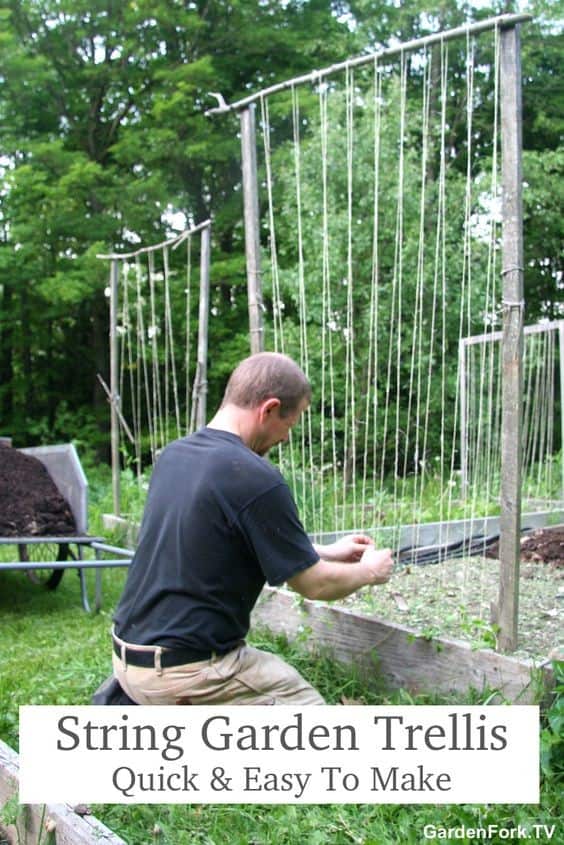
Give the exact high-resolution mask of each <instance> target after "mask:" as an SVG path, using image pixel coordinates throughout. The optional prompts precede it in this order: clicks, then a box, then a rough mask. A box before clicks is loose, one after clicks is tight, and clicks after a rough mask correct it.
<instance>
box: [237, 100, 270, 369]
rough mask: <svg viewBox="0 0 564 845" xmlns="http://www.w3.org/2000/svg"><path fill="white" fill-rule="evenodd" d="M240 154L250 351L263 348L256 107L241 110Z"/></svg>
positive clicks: (252, 105) (259, 350)
mask: <svg viewBox="0 0 564 845" xmlns="http://www.w3.org/2000/svg"><path fill="white" fill-rule="evenodd" d="M240 119H241V152H242V168H243V205H244V219H245V255H246V259H247V292H248V301H249V331H250V335H251V352H252V353H254V352H261V351H262V350H263V349H264V330H263V320H262V278H261V272H260V219H259V202H258V175H257V149H256V132H255V105H254V103H252V104H251V105H249V106H247V107H246V108H245V109H243V110H242V111H241V114H240Z"/></svg>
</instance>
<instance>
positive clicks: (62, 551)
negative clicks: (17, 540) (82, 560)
mask: <svg viewBox="0 0 564 845" xmlns="http://www.w3.org/2000/svg"><path fill="white" fill-rule="evenodd" d="M18 550H19V556H20V561H21V562H22V563H26V562H29V563H31V562H33V563H40V562H41V561H42V560H45V561H54V560H56V561H57V562H58V561H64V560H68V558H69V547H68V544H67V543H49V542H46V543H25V544H24V543H22V544H20V545H19V546H18ZM26 574H27V577H28V578H29V580H30V581H33V583H34V584H39V585H40V586H41V587H44V588H45V589H46V590H56V589H57V587H58V586H59V584H60V583H61V578H62V577H63V575H64V574H65V570H64V569H47V568H46V569H27V570H26Z"/></svg>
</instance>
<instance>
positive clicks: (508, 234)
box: [498, 26, 524, 651]
mask: <svg viewBox="0 0 564 845" xmlns="http://www.w3.org/2000/svg"><path fill="white" fill-rule="evenodd" d="M500 90H501V149H502V183H503V223H502V265H503V266H502V277H503V337H502V341H501V342H502V423H501V518H500V531H501V539H500V582H499V604H498V623H499V626H500V633H499V649H500V650H501V651H513V650H515V648H516V647H517V622H518V613H519V558H520V542H519V541H520V532H521V452H522V444H521V428H522V404H523V402H522V398H523V381H522V378H523V308H524V302H523V207H522V172H521V147H522V139H521V123H522V113H521V58H520V39H519V27H518V26H515V27H511V28H507V29H502V31H501V79H500Z"/></svg>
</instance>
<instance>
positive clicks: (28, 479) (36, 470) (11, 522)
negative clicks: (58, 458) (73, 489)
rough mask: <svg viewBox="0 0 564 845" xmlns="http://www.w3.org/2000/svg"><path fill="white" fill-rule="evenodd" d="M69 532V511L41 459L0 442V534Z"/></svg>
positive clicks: (71, 522)
mask: <svg viewBox="0 0 564 845" xmlns="http://www.w3.org/2000/svg"><path fill="white" fill-rule="evenodd" d="M70 534H76V525H75V521H74V517H73V515H72V511H71V509H70V507H69V504H68V502H67V501H66V500H65V499H64V498H63V496H62V495H61V494H60V493H59V491H58V489H57V487H56V485H55V483H54V481H53V480H52V478H51V476H50V475H49V473H48V472H47V470H46V469H45V467H44V466H43V464H42V463H41V461H39V460H37V458H34V457H32V456H31V455H24V453H23V452H20V451H18V449H13V448H11V447H10V446H0V537H54V536H67V535H70Z"/></svg>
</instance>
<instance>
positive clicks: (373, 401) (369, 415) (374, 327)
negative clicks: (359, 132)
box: [361, 58, 382, 527]
mask: <svg viewBox="0 0 564 845" xmlns="http://www.w3.org/2000/svg"><path fill="white" fill-rule="evenodd" d="M373 75H374V81H373V97H372V114H373V116H372V138H373V154H372V182H373V210H372V272H371V277H370V314H369V327H368V356H367V358H368V369H367V374H366V405H365V412H364V415H365V429H364V460H363V467H362V499H361V516H362V520H363V522H364V520H365V514H366V511H367V489H368V466H369V461H370V463H371V471H372V512H373V519H374V520H375V518H376V472H375V468H376V449H377V445H376V444H377V437H378V351H379V350H378V332H379V327H378V284H379V265H380V256H379V218H380V204H379V198H380V136H381V117H382V114H381V112H382V72H381V69H380V68H379V66H378V59H377V58H375V59H374V65H373ZM370 441H372V449H370V448H369V446H370ZM373 527H375V522H374V523H373Z"/></svg>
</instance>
